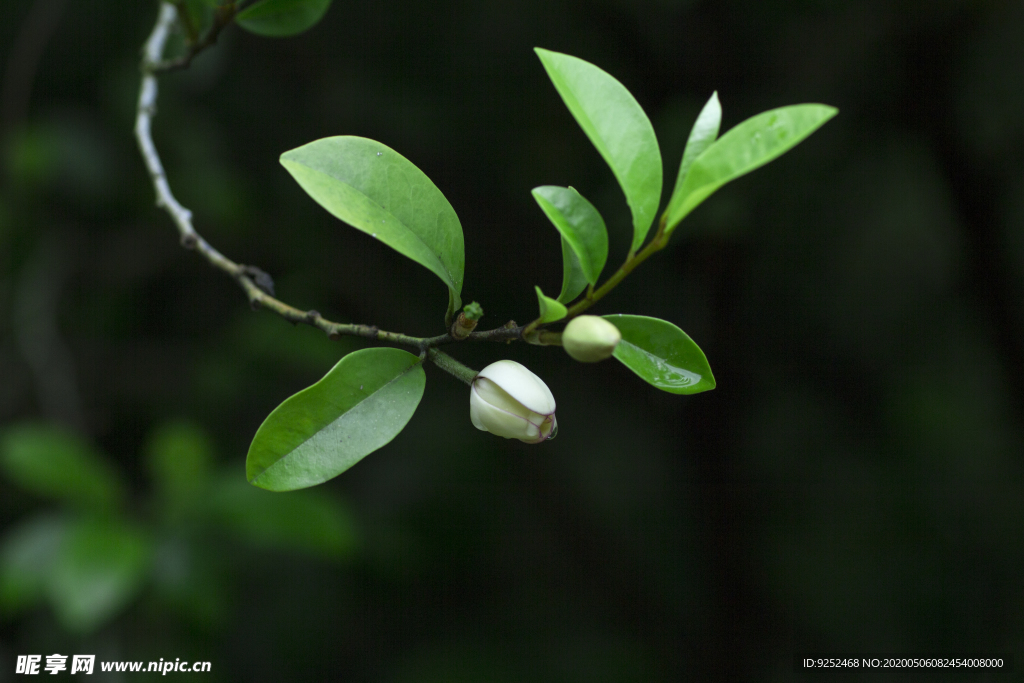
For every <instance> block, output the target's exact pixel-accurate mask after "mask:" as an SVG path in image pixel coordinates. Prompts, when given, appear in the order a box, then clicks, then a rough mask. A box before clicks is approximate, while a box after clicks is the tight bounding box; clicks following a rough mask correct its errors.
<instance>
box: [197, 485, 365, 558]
mask: <svg viewBox="0 0 1024 683" xmlns="http://www.w3.org/2000/svg"><path fill="white" fill-rule="evenodd" d="M211 507H212V512H213V518H214V519H215V520H216V521H217V522H218V523H219V524H220V525H221V526H223V527H224V528H225V529H226V530H227V531H229V532H230V533H232V534H233V535H235V536H238V537H239V538H241V539H242V540H245V541H247V542H248V543H250V544H251V545H254V546H258V547H262V548H270V549H282V550H299V551H302V552H307V553H313V554H316V555H321V556H325V557H329V558H334V559H337V558H341V557H344V556H346V555H348V554H350V553H351V552H352V550H353V549H354V547H355V543H356V532H355V524H354V522H353V520H352V517H351V515H349V513H348V511H347V510H346V509H345V508H344V507H342V505H341V503H340V501H338V499H337V498H336V497H334V496H332V495H330V494H329V493H327V492H326V491H323V490H316V489H313V490H307V491H295V492H293V493H290V494H288V495H287V496H281V495H277V494H274V493H271V492H269V491H264V490H262V489H259V488H256V487H255V486H249V485H248V484H246V483H245V481H244V480H243V479H242V478H241V477H239V476H237V474H235V473H234V472H232V473H230V474H229V475H228V476H226V477H224V478H223V479H222V480H220V481H219V482H218V483H217V486H216V489H215V490H214V492H213V494H212V497H211Z"/></svg>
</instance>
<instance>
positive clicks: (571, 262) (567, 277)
mask: <svg viewBox="0 0 1024 683" xmlns="http://www.w3.org/2000/svg"><path fill="white" fill-rule="evenodd" d="M586 286H587V277H586V276H585V275H584V274H583V267H582V266H581V265H580V259H579V257H578V256H576V252H575V251H573V249H572V247H571V246H570V245H569V243H568V242H566V241H565V238H564V237H563V238H562V291H561V293H560V294H559V295H558V300H559V301H560V302H562V303H563V304H567V303H569V302H571V301H572V300H573V299H575V298H576V297H577V296H579V294H580V292H582V291H583V290H584V289H585V288H586Z"/></svg>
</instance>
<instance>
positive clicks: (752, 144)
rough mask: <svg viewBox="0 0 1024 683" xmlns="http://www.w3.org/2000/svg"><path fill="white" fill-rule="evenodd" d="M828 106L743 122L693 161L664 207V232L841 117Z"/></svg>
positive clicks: (768, 114) (800, 106) (798, 106)
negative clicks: (721, 190) (725, 187)
mask: <svg viewBox="0 0 1024 683" xmlns="http://www.w3.org/2000/svg"><path fill="white" fill-rule="evenodd" d="M838 111H839V110H838V109H836V108H835V107H829V106H827V105H824V104H796V105H793V106H790V107H781V108H779V109H772V110H770V111H766V112H763V113H761V114H758V115H757V116H754V117H751V118H749V119H747V120H746V121H744V122H743V123H741V124H739V125H738V126H736V127H735V128H733V129H732V130H730V131H729V132H727V133H726V134H725V135H723V136H722V137H720V138H719V139H718V140H717V141H715V142H714V143H713V144H712V145H711V146H710V147H708V148H707V149H706V150H704V152H703V153H702V154H701V155H700V156H698V157H697V158H696V159H694V161H693V164H692V165H691V166H690V168H689V171H688V172H687V173H686V177H685V178H684V179H683V182H682V184H681V185H678V186H677V187H676V189H675V191H674V192H673V193H672V198H671V199H670V200H669V204H668V208H667V209H665V216H666V232H667V233H669V234H671V232H672V231H673V230H675V227H676V226H677V225H679V222H680V221H681V220H683V218H685V217H686V215H687V214H688V213H690V212H691V211H693V210H694V209H695V208H696V207H697V206H698V205H699V204H700V203H701V202H703V201H704V200H705V199H707V198H708V197H709V196H711V194H712V193H713V192H714V191H715V190H717V189H718V188H720V187H721V186H722V185H725V184H726V183H727V182H729V181H731V180H735V179H736V178H739V177H740V176H742V175H744V174H746V173H749V172H751V171H753V170H754V169H756V168H759V167H761V166H764V165H765V164H767V163H768V162H769V161H772V160H773V159H775V158H776V157H778V156H780V155H782V154H784V153H785V152H786V151H788V150H790V149H792V148H793V147H795V146H796V145H797V144H799V143H800V142H801V141H803V140H804V138H806V137H807V136H808V135H810V134H811V133H813V132H814V131H815V130H817V129H818V128H819V127H820V126H821V125H822V124H823V123H825V122H826V121H828V120H829V119H830V118H832V117H833V116H835V115H836V114H837V113H838Z"/></svg>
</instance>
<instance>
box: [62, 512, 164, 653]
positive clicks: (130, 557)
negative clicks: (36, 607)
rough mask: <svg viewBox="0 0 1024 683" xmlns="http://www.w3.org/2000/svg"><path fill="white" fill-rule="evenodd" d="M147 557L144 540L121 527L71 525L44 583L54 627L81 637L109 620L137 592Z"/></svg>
mask: <svg viewBox="0 0 1024 683" xmlns="http://www.w3.org/2000/svg"><path fill="white" fill-rule="evenodd" d="M152 552H153V548H152V542H151V541H150V539H149V537H148V536H147V535H145V534H144V533H143V532H142V531H140V530H138V529H136V528H134V527H131V526H127V525H124V524H122V523H121V522H117V521H114V520H100V519H90V520H83V521H81V522H79V523H78V524H75V525H73V526H72V527H71V528H70V529H68V532H67V534H66V536H65V538H64V542H63V544H62V545H61V549H60V551H59V556H58V559H57V562H56V564H55V565H54V568H53V571H52V573H51V575H50V578H49V586H48V589H49V590H48V593H49V597H50V601H51V603H52V604H53V608H54V611H55V612H56V613H57V617H58V619H59V620H60V622H61V623H62V624H63V625H64V626H65V627H66V628H67V629H69V630H71V631H76V632H79V633H85V632H89V631H92V630H94V629H96V628H97V627H98V626H100V625H102V624H103V622H105V621H106V620H107V619H110V618H111V617H113V616H114V615H115V614H116V613H117V612H118V611H120V610H121V609H122V608H124V607H125V606H126V605H127V604H128V603H129V602H130V601H131V600H132V599H133V598H134V597H135V596H136V595H137V594H138V592H139V590H140V589H141V588H142V585H143V580H144V579H145V577H146V573H147V570H148V569H149V566H150V562H151V560H152Z"/></svg>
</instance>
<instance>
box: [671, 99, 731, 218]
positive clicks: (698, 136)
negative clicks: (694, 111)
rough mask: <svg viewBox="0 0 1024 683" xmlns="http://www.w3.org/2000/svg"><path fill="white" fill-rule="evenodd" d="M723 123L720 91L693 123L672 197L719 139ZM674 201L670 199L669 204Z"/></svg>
mask: <svg viewBox="0 0 1024 683" xmlns="http://www.w3.org/2000/svg"><path fill="white" fill-rule="evenodd" d="M721 123H722V105H721V103H719V101H718V91H717V90H716V91H715V92H713V93H711V98H710V99H709V100H708V101H707V104H705V105H704V108H703V109H701V110H700V114H698V116H697V120H696V121H694V122H693V128H692V129H691V130H690V137H689V139H687V141H686V149H684V150H683V160H682V161H681V162H680V164H679V175H677V176H676V185H675V188H673V190H672V197H675V195H676V194H677V193H678V192H679V188H680V187H681V186H682V184H683V179H685V178H686V172H687V171H689V170H690V166H692V165H693V160H694V159H696V158H697V157H699V156H700V155H701V154H703V153H704V150H706V149H707V148H708V147H710V146H711V144H712V143H713V142H714V141H715V139H716V138H717V137H718V127H719V126H720V125H721ZM671 203H672V199H671V198H670V199H669V204H671Z"/></svg>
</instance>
